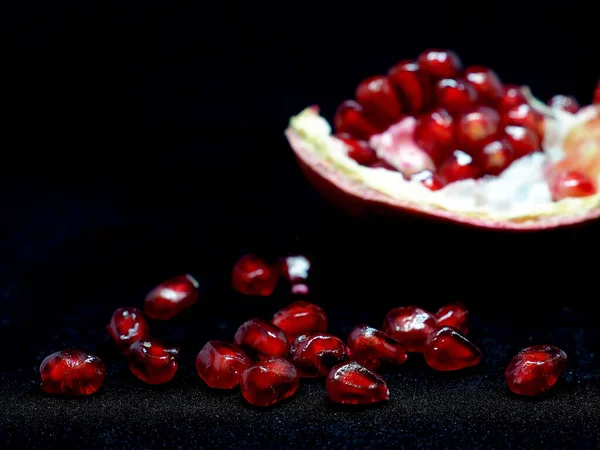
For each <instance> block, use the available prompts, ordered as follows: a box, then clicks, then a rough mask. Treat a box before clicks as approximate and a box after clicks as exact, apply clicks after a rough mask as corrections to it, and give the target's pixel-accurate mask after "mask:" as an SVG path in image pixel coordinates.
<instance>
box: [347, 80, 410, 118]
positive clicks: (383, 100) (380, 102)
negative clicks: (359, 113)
mask: <svg viewBox="0 0 600 450" xmlns="http://www.w3.org/2000/svg"><path fill="white" fill-rule="evenodd" d="M355 95H356V100H357V101H358V102H359V103H360V104H361V105H362V106H363V108H364V110H365V112H366V113H367V114H369V116H371V117H373V118H374V119H376V120H377V122H378V123H381V124H385V125H391V124H392V123H394V122H396V121H397V120H398V119H399V118H400V113H401V112H402V106H401V104H400V101H399V100H398V97H397V96H396V92H395V91H394V88H393V87H392V85H391V83H390V81H389V80H388V79H387V78H386V77H384V76H382V75H376V76H373V77H370V78H367V79H366V80H364V81H362V82H361V83H360V84H359V85H358V87H357V88H356V94H355Z"/></svg>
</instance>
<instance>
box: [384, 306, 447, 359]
mask: <svg viewBox="0 0 600 450" xmlns="http://www.w3.org/2000/svg"><path fill="white" fill-rule="evenodd" d="M437 326H438V324H437V319H436V318H435V316H434V315H433V314H431V313H430V312H428V311H425V310H423V309H421V308H418V307H416V306H401V307H399V308H394V309H392V310H391V311H390V312H388V314H387V316H386V317H385V320H384V322H383V331H384V332H385V333H387V334H389V335H390V336H392V337H393V338H394V339H396V340H398V341H399V342H400V344H402V346H404V348H405V349H406V350H407V351H409V352H422V351H423V348H424V346H425V341H426V340H427V337H428V336H429V335H430V334H431V332H432V331H434V330H435V329H436V328H437Z"/></svg>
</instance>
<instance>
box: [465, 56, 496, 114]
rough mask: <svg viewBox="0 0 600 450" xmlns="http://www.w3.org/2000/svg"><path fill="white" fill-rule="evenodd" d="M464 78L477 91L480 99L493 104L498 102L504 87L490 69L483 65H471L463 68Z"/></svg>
mask: <svg viewBox="0 0 600 450" xmlns="http://www.w3.org/2000/svg"><path fill="white" fill-rule="evenodd" d="M465 79H466V80H467V81H468V82H469V83H470V84H471V86H473V88H474V89H475V90H476V91H477V94H478V97H479V99H480V100H482V101H484V102H485V103H486V104H488V105H491V106H494V105H496V104H498V102H499V101H500V99H501V98H502V95H503V94H504V89H503V86H502V82H501V81H500V78H499V77H498V75H497V74H496V72H494V71H493V70H492V69H490V68H487V67H483V66H471V67H468V68H467V70H465Z"/></svg>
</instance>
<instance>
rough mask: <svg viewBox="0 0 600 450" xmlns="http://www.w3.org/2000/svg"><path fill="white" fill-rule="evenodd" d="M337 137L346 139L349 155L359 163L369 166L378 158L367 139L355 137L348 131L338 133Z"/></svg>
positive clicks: (342, 139)
mask: <svg viewBox="0 0 600 450" xmlns="http://www.w3.org/2000/svg"><path fill="white" fill-rule="evenodd" d="M334 136H335V137H336V138H338V139H340V140H341V141H344V144H346V146H347V149H348V156H349V157H350V158H352V159H353V160H354V161H356V162H357V163H358V164H361V165H363V166H368V165H370V164H373V163H374V162H375V161H376V160H377V154H376V153H375V150H373V149H372V148H371V147H370V146H369V143H368V142H367V141H363V140H358V139H353V138H352V137H351V136H350V135H349V134H348V133H338V134H335V135H334Z"/></svg>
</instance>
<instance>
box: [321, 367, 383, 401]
mask: <svg viewBox="0 0 600 450" xmlns="http://www.w3.org/2000/svg"><path fill="white" fill-rule="evenodd" d="M325 389H327V394H328V395H329V398H330V400H331V401H333V402H335V403H342V404H347V405H365V404H369V403H378V402H382V401H386V400H389V399H390V391H389V390H388V387H387V384H386V383H385V380H384V379H383V378H381V377H380V376H379V375H377V374H376V373H375V372H371V371H370V370H369V369H367V368H366V367H363V366H361V365H360V364H359V363H357V362H355V361H350V362H343V363H340V364H338V365H337V366H335V367H333V368H332V369H331V371H330V372H329V375H328V376H327V381H326V382H325Z"/></svg>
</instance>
